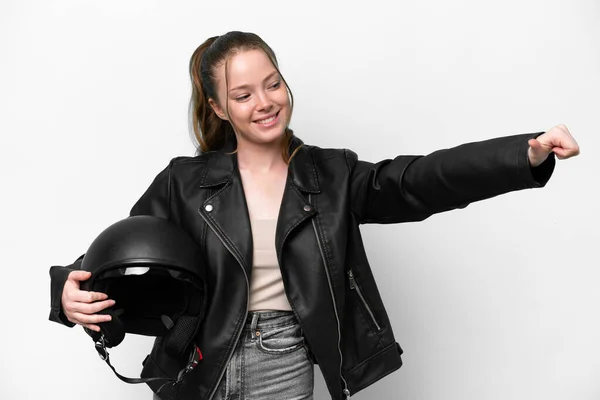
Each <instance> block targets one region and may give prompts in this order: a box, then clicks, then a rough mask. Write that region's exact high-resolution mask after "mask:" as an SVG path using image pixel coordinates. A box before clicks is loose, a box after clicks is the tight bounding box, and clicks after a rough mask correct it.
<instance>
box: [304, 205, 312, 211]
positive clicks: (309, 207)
mask: <svg viewBox="0 0 600 400" xmlns="http://www.w3.org/2000/svg"><path fill="white" fill-rule="evenodd" d="M310 210H312V207H311V206H309V205H308V204H307V205H305V206H304V211H306V212H308V211H310Z"/></svg>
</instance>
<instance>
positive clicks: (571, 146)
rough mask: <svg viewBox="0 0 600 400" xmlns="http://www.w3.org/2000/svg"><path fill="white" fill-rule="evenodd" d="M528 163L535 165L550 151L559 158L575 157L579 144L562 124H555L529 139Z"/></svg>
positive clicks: (546, 156)
mask: <svg viewBox="0 0 600 400" xmlns="http://www.w3.org/2000/svg"><path fill="white" fill-rule="evenodd" d="M528 144H529V150H528V151H527V155H528V156H529V165H531V166H532V167H537V166H538V165H540V164H541V163H543V162H544V161H546V158H548V155H549V154H550V153H552V152H554V154H556V157H558V159H559V160H563V159H565V158H571V157H575V156H576V155H578V154H579V145H578V144H577V142H576V141H575V139H573V136H571V133H570V132H569V130H568V129H567V127H566V126H564V125H557V126H555V127H554V128H552V129H550V130H549V131H548V132H545V133H543V134H541V135H540V136H538V137H537V138H536V139H529V142H528Z"/></svg>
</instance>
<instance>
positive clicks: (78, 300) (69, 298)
mask: <svg viewBox="0 0 600 400" xmlns="http://www.w3.org/2000/svg"><path fill="white" fill-rule="evenodd" d="M91 276H92V274H91V273H90V272H89V271H72V272H71V273H69V276H68V278H67V281H66V282H65V286H64V287H63V292H62V296H61V299H60V301H61V303H62V306H63V312H64V313H65V315H66V316H67V319H68V320H69V321H71V322H72V323H74V324H78V325H82V326H84V327H86V328H88V329H91V330H93V331H96V332H99V331H100V327H99V326H98V325H94V324H97V323H100V322H106V321H110V319H111V318H110V315H104V314H96V313H97V312H98V311H101V310H104V309H105V308H107V307H110V306H113V305H114V304H115V301H114V300H107V297H108V296H107V295H106V294H104V293H100V292H88V291H85V290H79V287H80V284H79V282H80V281H85V280H87V279H89V278H90V277H91Z"/></svg>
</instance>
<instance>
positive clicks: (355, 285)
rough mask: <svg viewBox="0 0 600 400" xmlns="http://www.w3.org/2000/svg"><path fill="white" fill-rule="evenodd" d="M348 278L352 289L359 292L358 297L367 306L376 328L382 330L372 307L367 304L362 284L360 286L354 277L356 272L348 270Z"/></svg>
mask: <svg viewBox="0 0 600 400" xmlns="http://www.w3.org/2000/svg"><path fill="white" fill-rule="evenodd" d="M348 279H349V280H350V289H352V290H354V291H356V294H358V298H359V299H360V301H361V303H362V305H363V306H364V307H365V309H366V310H367V312H368V313H369V315H370V316H371V321H373V324H374V325H375V328H377V331H378V332H379V331H380V330H381V327H380V326H379V324H378V323H377V320H376V319H375V315H374V314H373V311H371V308H370V307H369V305H368V304H367V301H366V300H365V298H364V296H363V294H362V291H361V290H360V286H358V282H357V281H356V278H355V277H354V272H353V271H352V270H350V271H348Z"/></svg>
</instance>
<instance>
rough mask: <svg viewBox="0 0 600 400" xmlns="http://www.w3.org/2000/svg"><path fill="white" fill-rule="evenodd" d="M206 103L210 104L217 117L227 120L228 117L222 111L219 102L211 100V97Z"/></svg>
mask: <svg viewBox="0 0 600 400" xmlns="http://www.w3.org/2000/svg"><path fill="white" fill-rule="evenodd" d="M208 104H210V106H211V107H212V109H213V111H214V112H215V114H217V117H219V118H221V119H222V120H224V121H228V118H227V116H226V115H225V113H224V112H223V109H222V108H221V107H220V106H219V104H218V103H217V102H216V101H214V100H213V98H212V97H211V98H210V99H208Z"/></svg>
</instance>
